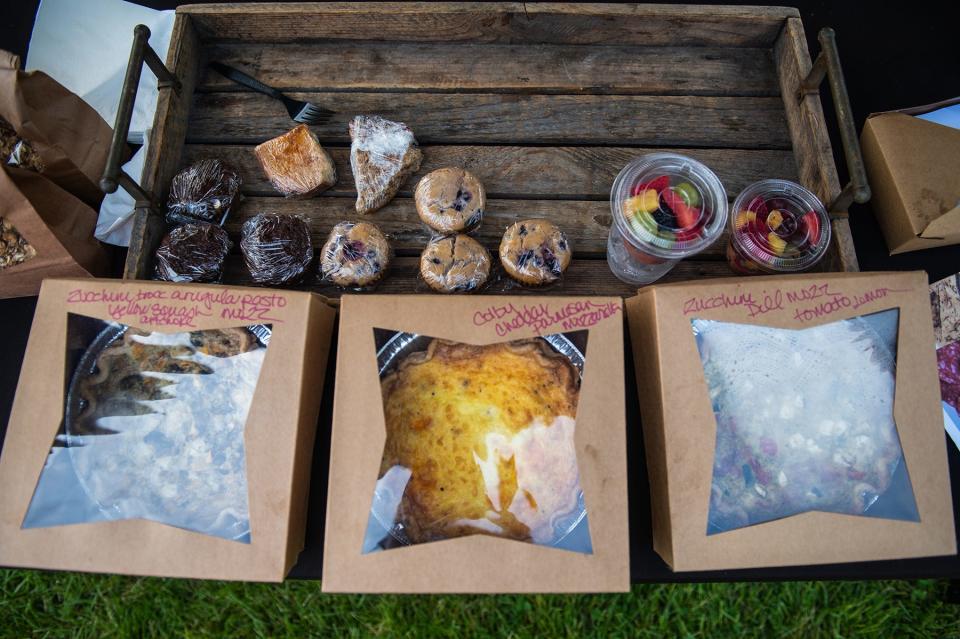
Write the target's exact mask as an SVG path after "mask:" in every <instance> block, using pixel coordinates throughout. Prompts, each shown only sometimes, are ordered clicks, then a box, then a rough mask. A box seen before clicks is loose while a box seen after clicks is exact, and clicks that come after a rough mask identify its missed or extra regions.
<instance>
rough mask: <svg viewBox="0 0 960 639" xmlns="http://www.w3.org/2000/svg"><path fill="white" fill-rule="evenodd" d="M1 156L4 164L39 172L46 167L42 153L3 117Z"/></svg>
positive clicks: (0, 142)
mask: <svg viewBox="0 0 960 639" xmlns="http://www.w3.org/2000/svg"><path fill="white" fill-rule="evenodd" d="M0 158H2V160H3V163H4V164H7V165H10V166H19V167H20V168H23V169H30V170H31V171H36V172H38V173H40V172H42V171H43V168H44V167H43V160H41V159H40V155H39V154H38V153H37V152H36V151H35V150H34V149H33V147H31V146H30V145H29V144H28V143H27V142H26V141H24V140H23V139H21V138H20V136H19V135H17V132H16V131H15V130H14V128H13V127H12V126H10V123H9V122H7V121H6V120H4V119H3V118H0Z"/></svg>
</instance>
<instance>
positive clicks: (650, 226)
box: [610, 153, 727, 259]
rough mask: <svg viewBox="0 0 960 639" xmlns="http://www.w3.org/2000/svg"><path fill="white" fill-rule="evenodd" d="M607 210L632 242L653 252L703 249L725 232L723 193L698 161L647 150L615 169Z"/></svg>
mask: <svg viewBox="0 0 960 639" xmlns="http://www.w3.org/2000/svg"><path fill="white" fill-rule="evenodd" d="M610 210H611V211H612V213H613V219H614V224H616V225H617V227H618V228H619V229H620V231H621V233H622V234H623V236H624V237H625V238H627V240H628V241H629V242H630V243H631V244H633V245H635V246H636V247H637V248H639V249H641V250H643V251H644V252H646V253H649V254H651V255H655V256H657V257H661V258H664V259H680V258H683V257H686V256H688V255H693V254H694V253H698V252H700V251H702V250H703V249H705V248H706V247H707V246H709V245H710V244H712V243H713V242H714V240H716V239H717V237H718V236H719V235H720V234H721V233H722V232H723V229H724V227H725V226H726V223H727V194H726V191H724V189H723V184H721V183H720V179H719V178H718V177H717V176H716V175H715V174H714V172H713V171H711V170H710V169H708V168H707V167H706V166H705V165H704V164H702V163H701V162H698V161H696V160H694V159H692V158H688V157H686V156H684V155H679V154H676V153H650V154H648V155H644V156H642V157H639V158H637V159H636V160H633V161H632V162H630V163H629V164H627V166H625V167H624V168H623V170H622V171H620V174H619V175H617V179H616V180H614V182H613V187H612V188H611V190H610Z"/></svg>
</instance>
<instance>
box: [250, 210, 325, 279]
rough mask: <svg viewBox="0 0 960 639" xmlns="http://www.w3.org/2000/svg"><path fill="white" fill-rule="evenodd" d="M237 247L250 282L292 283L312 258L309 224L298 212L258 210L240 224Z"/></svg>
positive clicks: (301, 273)
mask: <svg viewBox="0 0 960 639" xmlns="http://www.w3.org/2000/svg"><path fill="white" fill-rule="evenodd" d="M240 250H241V251H242V252H243V260H244V262H246V264H247V269H249V271H250V276H251V277H252V278H253V281H254V282H257V283H258V284H272V285H275V286H277V285H281V284H289V283H292V282H296V281H298V280H299V279H300V278H301V277H302V276H303V273H304V271H306V270H307V267H308V266H310V262H311V260H313V243H312V242H311V240H310V225H309V224H308V223H307V220H306V219H305V218H303V217H300V216H299V215H278V214H275V213H258V214H257V215H256V216H255V217H252V218H250V219H249V220H247V221H246V222H244V223H243V229H242V231H241V238H240Z"/></svg>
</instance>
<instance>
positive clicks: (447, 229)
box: [414, 168, 487, 233]
mask: <svg viewBox="0 0 960 639" xmlns="http://www.w3.org/2000/svg"><path fill="white" fill-rule="evenodd" d="M414 201H415V202H416V205H417V214H418V215H419V216H420V219H421V220H423V223H424V224H426V225H427V226H429V227H430V228H432V229H433V230H435V231H438V232H440V233H459V232H461V231H469V230H470V229H472V228H474V227H476V226H477V225H478V224H480V221H481V220H482V219H483V207H484V206H485V205H486V201H487V196H486V193H485V192H484V190H483V184H481V183H480V180H478V179H477V178H476V176H474V175H473V174H472V173H470V172H469V171H465V170H463V169H458V168H444V169H437V170H436V171H431V172H430V173H428V174H427V175H425V176H423V178H422V179H421V180H420V182H419V183H418V184H417V191H416V194H415V195H414Z"/></svg>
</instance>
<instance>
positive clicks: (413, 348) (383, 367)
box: [370, 331, 587, 547]
mask: <svg viewBox="0 0 960 639" xmlns="http://www.w3.org/2000/svg"><path fill="white" fill-rule="evenodd" d="M433 339H434V338H433V337H430V336H427V335H419V334H416V333H405V332H403V331H397V332H396V333H395V334H394V335H392V336H391V337H390V338H389V339H387V341H386V342H384V344H383V346H381V347H380V349H379V350H378V351H377V372H378V373H379V375H380V378H381V379H383V377H384V376H385V375H386V374H387V373H389V372H390V371H392V370H393V368H394V367H395V366H396V364H397V363H399V362H400V361H402V360H403V358H404V357H405V356H406V355H409V354H412V353H416V352H421V351H425V350H427V346H428V345H429V344H430V342H431V341H432V340H433ZM539 339H542V340H544V341H545V342H547V344H549V345H550V347H551V348H552V349H553V350H554V351H555V352H557V353H559V354H560V355H563V356H564V357H566V358H567V360H568V361H569V362H570V363H571V364H572V365H573V367H574V368H575V369H576V370H577V373H578V375H579V379H578V382H580V381H582V379H583V365H584V360H585V358H584V355H583V352H581V351H580V349H579V348H577V346H576V345H575V344H574V343H573V342H572V341H571V340H570V339H569V338H567V337H566V336H565V335H564V334H563V333H554V334H552V335H543V336H541V337H539ZM387 502H388V499H387V498H385V497H384V496H383V495H381V494H380V489H379V484H378V488H377V489H375V490H374V493H373V505H372V507H371V509H370V512H371V514H372V515H373V517H374V519H376V521H377V523H378V524H379V525H380V526H381V527H382V528H383V529H384V530H386V531H387V532H388V533H389V535H390V537H391V538H392V539H393V540H394V541H396V542H397V543H399V544H400V545H403V546H409V545H411V542H410V540H409V538H408V537H407V536H406V534H405V532H404V529H403V526H402V525H401V524H398V523H396V522H394V521H392V518H389V517H386V516H385V514H384V512H383V511H385V510H388V508H387ZM586 516H587V509H586V503H585V499H584V495H583V491H582V490H581V491H580V493H579V494H578V495H577V507H576V508H575V509H574V510H572V511H571V512H570V513H568V514H567V515H565V516H563V517H561V518H560V519H559V520H557V522H556V523H555V524H554V532H555V534H554V537H553V539H552V540H551V542H550V544H544V545H548V546H554V547H555V546H560V545H561V543H562V542H563V541H564V540H565V539H566V538H567V537H569V536H570V535H571V534H572V533H573V532H574V531H575V530H576V529H577V527H578V526H579V525H580V524H581V523H584V522H585V520H586Z"/></svg>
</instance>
